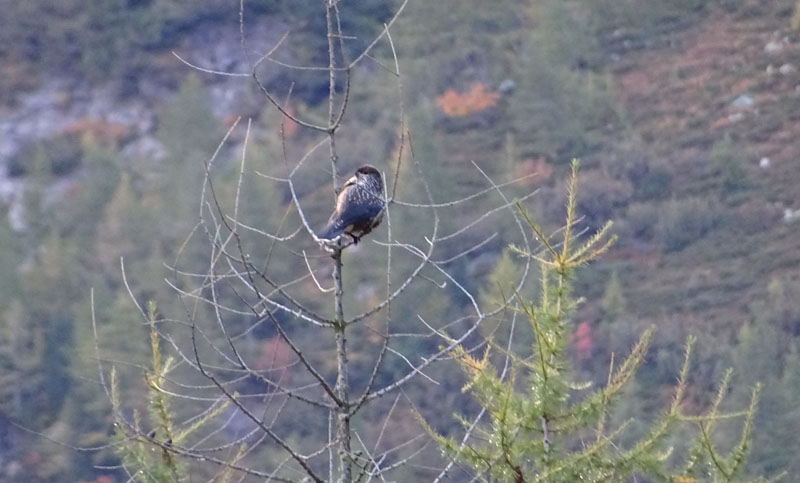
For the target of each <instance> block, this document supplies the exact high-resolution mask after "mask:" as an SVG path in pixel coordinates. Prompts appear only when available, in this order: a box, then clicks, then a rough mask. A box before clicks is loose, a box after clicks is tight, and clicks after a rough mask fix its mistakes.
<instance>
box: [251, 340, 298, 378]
mask: <svg viewBox="0 0 800 483" xmlns="http://www.w3.org/2000/svg"><path fill="white" fill-rule="evenodd" d="M291 362H292V350H291V348H290V347H289V346H288V345H286V343H285V342H284V341H283V340H281V339H280V338H279V337H273V338H272V339H269V340H268V341H266V342H265V343H264V345H263V346H262V347H261V354H260V355H259V357H258V359H257V360H256V362H255V364H254V367H255V368H256V369H258V370H262V371H263V370H268V369H277V368H283V367H286V366H287V365H289V364H290V363H291Z"/></svg>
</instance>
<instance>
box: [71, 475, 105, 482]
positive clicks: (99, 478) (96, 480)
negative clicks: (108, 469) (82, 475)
mask: <svg viewBox="0 0 800 483" xmlns="http://www.w3.org/2000/svg"><path fill="white" fill-rule="evenodd" d="M78 483H114V480H112V479H111V477H110V476H108V475H101V476H98V477H97V479H95V480H92V481H80V482H78Z"/></svg>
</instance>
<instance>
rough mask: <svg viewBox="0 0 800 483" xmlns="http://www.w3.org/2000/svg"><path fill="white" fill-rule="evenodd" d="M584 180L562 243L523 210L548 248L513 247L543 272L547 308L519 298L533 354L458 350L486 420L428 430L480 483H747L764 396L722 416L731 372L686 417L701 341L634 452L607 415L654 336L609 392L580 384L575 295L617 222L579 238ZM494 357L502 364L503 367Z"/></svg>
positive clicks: (612, 371)
mask: <svg viewBox="0 0 800 483" xmlns="http://www.w3.org/2000/svg"><path fill="white" fill-rule="evenodd" d="M576 175H577V161H574V162H573V165H572V178H571V183H570V185H569V195H568V204H567V214H566V223H565V225H564V228H563V230H562V232H561V236H560V238H559V239H556V238H553V237H548V236H547V235H545V233H544V232H543V231H542V229H541V228H540V227H539V226H538V225H537V224H536V223H535V222H534V221H533V220H532V219H531V218H530V217H529V215H528V213H527V212H526V211H525V210H524V208H523V207H522V205H521V204H518V207H519V209H520V211H521V213H522V215H523V217H524V218H525V220H526V221H527V223H528V226H529V227H530V229H531V230H532V232H533V235H534V236H535V237H536V239H538V240H539V241H540V242H541V244H542V250H541V251H540V252H535V253H531V252H528V251H525V250H522V249H519V248H514V247H512V249H513V250H514V251H515V252H516V253H517V254H519V255H521V256H522V257H527V258H530V259H532V260H534V261H535V262H537V263H538V264H539V267H540V269H541V293H540V294H539V296H538V300H536V301H535V302H531V301H528V300H527V299H526V296H525V295H523V294H520V293H516V294H515V298H516V303H517V307H518V311H519V312H520V313H521V315H524V316H525V318H527V320H528V322H529V330H530V331H531V332H532V333H533V336H534V337H533V339H534V343H533V347H532V349H531V350H530V351H529V352H527V353H522V352H518V351H515V350H514V349H513V347H514V346H513V345H512V344H508V345H507V346H506V347H501V346H499V345H498V344H496V343H491V342H490V344H488V345H487V346H486V348H485V349H484V350H483V351H482V352H481V351H475V350H472V349H470V348H467V347H465V346H463V345H459V346H457V347H456V348H455V349H454V350H453V351H452V355H453V356H454V358H455V359H456V360H457V361H458V363H459V364H460V366H461V368H462V369H463V371H464V373H465V374H466V377H467V379H468V382H467V384H466V385H465V386H464V389H463V390H464V391H468V392H469V393H470V394H471V395H472V396H473V397H474V398H475V399H476V400H477V402H478V404H479V405H480V407H481V410H480V412H479V413H478V416H477V417H473V418H469V417H466V416H457V417H458V419H459V420H460V421H461V422H462V424H463V425H464V428H465V434H464V436H463V437H461V438H453V437H445V436H441V435H438V434H436V433H435V432H434V431H433V430H432V429H431V428H430V427H429V428H428V430H429V432H430V433H431V434H432V435H433V437H434V438H435V439H436V441H437V442H438V443H439V445H440V446H441V448H442V450H443V452H444V454H445V455H446V456H447V457H449V458H452V459H453V461H454V462H455V463H456V464H459V465H465V466H467V467H469V468H471V469H472V471H473V472H474V474H475V477H476V478H477V480H478V481H508V482H515V483H520V482H533V481H548V482H574V481H592V482H596V481H629V479H630V478H631V477H636V476H637V475H643V476H647V477H649V478H652V479H653V480H654V481H682V482H690V481H739V479H740V478H741V476H742V463H743V461H744V456H745V454H746V453H747V450H748V441H749V436H750V430H751V423H752V420H753V416H754V413H755V407H756V401H757V399H758V392H759V389H758V388H759V386H758V384H756V386H755V388H754V389H753V390H752V391H751V394H750V401H749V405H748V406H747V407H746V408H745V409H744V410H743V411H739V412H730V413H723V412H721V411H720V409H719V407H720V402H721V400H722V397H723V396H724V395H725V393H726V392H727V389H728V384H729V381H730V372H728V373H727V374H726V375H725V377H724V378H723V380H722V382H721V384H720V387H719V392H718V394H717V397H716V399H715V400H714V402H713V404H712V405H711V407H710V408H709V409H708V410H707V411H706V412H704V413H702V414H700V415H692V414H689V413H687V412H685V411H684V409H683V406H682V404H683V402H684V397H685V394H686V388H687V377H688V373H689V362H690V358H691V353H692V350H693V345H694V339H693V338H689V339H688V341H687V342H686V346H685V355H684V362H683V367H682V369H681V371H680V373H679V374H678V375H677V376H678V379H677V383H676V385H675V388H674V395H673V398H672V401H671V402H670V403H669V404H668V405H667V408H666V410H665V412H664V413H663V414H662V415H661V416H660V418H658V419H657V420H656V421H655V423H654V424H653V426H652V427H650V428H649V430H648V431H647V432H646V434H644V435H643V436H642V437H640V438H639V439H638V440H637V441H635V442H634V443H633V444H629V445H624V446H623V445H622V443H621V442H620V439H621V438H620V437H621V436H622V435H623V434H624V433H625V431H626V429H629V428H628V426H629V425H630V423H631V422H632V421H631V420H629V421H627V422H625V423H623V424H621V425H619V426H618V427H609V426H610V424H607V421H608V415H609V412H610V411H611V410H612V409H613V406H614V404H615V403H616V402H617V401H618V400H619V399H620V396H621V391H622V389H623V388H625V387H626V386H627V385H628V383H630V382H631V381H632V378H633V376H634V374H635V373H636V370H637V369H638V367H639V366H640V365H641V364H642V362H643V360H644V357H645V354H646V351H647V347H648V345H649V344H650V341H651V339H652V337H653V333H654V328H652V327H651V328H650V329H648V330H646V331H645V332H644V333H643V334H642V335H641V337H640V338H639V341H638V342H637V343H636V344H635V345H634V346H633V348H632V349H631V350H630V353H629V355H628V356H627V357H626V358H625V359H624V360H620V361H617V362H614V363H612V365H611V367H610V368H609V372H608V379H607V381H606V383H605V384H604V385H601V386H600V387H597V388H593V385H592V384H591V383H580V382H576V381H574V380H572V372H571V371H570V365H569V358H568V354H567V345H568V340H569V336H570V334H571V333H572V322H571V315H572V313H573V311H574V309H575V306H576V305H577V303H578V300H576V298H575V297H574V296H573V295H572V294H571V290H570V289H571V286H570V282H571V279H572V274H573V271H574V270H575V268H577V267H578V266H580V265H583V264H585V263H588V262H589V261H591V260H593V259H595V258H597V257H598V256H599V255H601V254H602V253H603V252H604V251H605V250H607V249H608V248H609V246H610V245H611V244H612V243H613V242H614V240H615V237H614V236H610V235H609V229H610V227H611V223H607V224H606V225H605V226H603V227H602V228H601V229H600V230H599V231H598V232H596V233H595V234H594V235H593V236H591V237H589V238H588V239H587V240H585V241H583V242H580V241H579V240H578V239H577V236H576V235H575V225H576V220H577V218H576V215H575V204H576V203H575V198H576V189H577V187H576ZM523 325H524V324H523ZM494 352H497V353H499V354H500V356H501V357H500V358H499V359H497V358H493V357H492V353H494ZM498 360H499V361H500V362H497V361H498ZM503 361H504V362H503ZM730 418H741V419H742V420H743V423H742V428H741V434H740V437H739V438H738V439H735V440H733V441H734V442H733V443H732V444H730V445H729V448H726V450H727V451H728V452H727V453H724V452H723V450H721V449H718V448H717V447H716V446H715V442H714V439H713V437H712V435H711V434H712V430H713V429H714V426H715V423H717V422H718V421H719V420H723V419H730ZM681 423H688V424H692V425H696V427H697V431H696V439H695V442H694V445H693V446H692V450H691V451H690V452H689V454H688V455H680V457H681V458H683V459H684V461H683V462H682V463H681V462H678V463H676V462H675V461H673V459H671V458H670V455H671V448H669V447H666V440H667V437H668V436H669V435H670V434H672V433H673V432H674V431H675V430H676V428H677V427H678V426H679V425H680V424H681ZM451 466H452V465H451ZM449 468H450V467H448V469H449Z"/></svg>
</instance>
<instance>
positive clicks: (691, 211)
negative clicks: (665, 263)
mask: <svg viewBox="0 0 800 483" xmlns="http://www.w3.org/2000/svg"><path fill="white" fill-rule="evenodd" d="M663 206H664V207H663V209H662V210H661V213H660V214H659V220H658V223H657V224H656V227H655V229H656V236H657V237H658V239H659V240H661V243H663V245H664V250H665V251H667V252H677V251H680V250H683V249H684V248H686V247H687V246H688V245H689V244H691V243H693V242H695V241H697V240H699V239H700V238H702V237H703V236H705V235H706V234H707V233H708V232H709V231H711V229H712V228H714V226H715V225H716V224H717V222H718V218H719V217H718V216H717V213H716V212H715V209H714V208H713V207H712V206H711V203H710V202H709V201H708V200H705V199H701V198H688V199H673V200H671V201H668V202H667V203H665V204H664V205H663Z"/></svg>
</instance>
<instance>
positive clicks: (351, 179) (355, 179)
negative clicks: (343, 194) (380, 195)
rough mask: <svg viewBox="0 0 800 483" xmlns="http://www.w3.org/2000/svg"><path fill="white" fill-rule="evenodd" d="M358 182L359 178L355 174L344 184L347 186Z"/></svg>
mask: <svg viewBox="0 0 800 483" xmlns="http://www.w3.org/2000/svg"><path fill="white" fill-rule="evenodd" d="M357 183H358V178H356V176H355V175H353V176H351V177H350V179H348V180H347V182H346V183H345V184H344V185H345V186H350V185H353V184H357Z"/></svg>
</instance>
